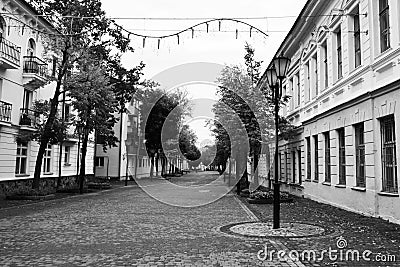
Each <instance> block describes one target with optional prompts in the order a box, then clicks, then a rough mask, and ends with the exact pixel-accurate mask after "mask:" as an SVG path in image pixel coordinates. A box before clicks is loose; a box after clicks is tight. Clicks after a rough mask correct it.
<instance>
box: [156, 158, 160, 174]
mask: <svg viewBox="0 0 400 267" xmlns="http://www.w3.org/2000/svg"><path fill="white" fill-rule="evenodd" d="M159 158H160V157H159V156H158V154H157V156H156V177H158V160H159Z"/></svg>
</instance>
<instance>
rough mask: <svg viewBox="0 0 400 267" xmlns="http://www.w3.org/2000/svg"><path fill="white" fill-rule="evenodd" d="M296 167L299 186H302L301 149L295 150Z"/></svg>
mask: <svg viewBox="0 0 400 267" xmlns="http://www.w3.org/2000/svg"><path fill="white" fill-rule="evenodd" d="M297 166H298V172H299V185H301V184H303V177H302V170H301V149H297Z"/></svg>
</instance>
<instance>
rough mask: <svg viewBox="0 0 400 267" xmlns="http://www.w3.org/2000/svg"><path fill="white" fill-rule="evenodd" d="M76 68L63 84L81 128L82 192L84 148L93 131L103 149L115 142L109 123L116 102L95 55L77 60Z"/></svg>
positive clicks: (114, 110) (107, 79)
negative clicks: (78, 69)
mask: <svg viewBox="0 0 400 267" xmlns="http://www.w3.org/2000/svg"><path fill="white" fill-rule="evenodd" d="M79 66H80V67H81V68H80V71H78V72H77V73H75V74H73V75H72V76H71V77H69V79H68V80H67V84H66V88H67V89H68V97H69V98H71V99H72V100H73V101H72V106H73V108H74V110H76V111H77V113H78V114H77V115H78V118H79V120H77V121H76V122H75V126H76V127H77V128H78V129H81V132H82V135H83V138H82V157H81V164H80V172H79V189H80V192H81V193H82V192H83V185H84V177H85V168H86V152H87V146H88V141H89V136H90V134H92V133H93V132H94V131H96V134H97V135H99V136H101V137H102V143H103V147H104V149H106V148H107V146H109V147H111V146H115V144H116V142H117V141H118V139H117V138H116V137H115V136H114V130H113V127H114V125H115V123H116V122H117V119H116V118H115V116H114V113H116V112H117V111H118V102H117V99H116V97H115V94H114V92H113V86H112V85H111V84H110V81H109V78H108V76H107V74H106V70H105V68H104V67H103V66H102V65H101V64H98V61H97V59H95V58H91V55H90V54H88V55H87V57H85V58H84V59H81V60H80V61H79Z"/></svg>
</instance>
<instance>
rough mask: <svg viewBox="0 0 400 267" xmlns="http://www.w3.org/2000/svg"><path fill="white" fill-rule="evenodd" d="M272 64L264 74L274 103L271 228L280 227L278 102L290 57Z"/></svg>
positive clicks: (281, 57) (279, 59)
mask: <svg viewBox="0 0 400 267" xmlns="http://www.w3.org/2000/svg"><path fill="white" fill-rule="evenodd" d="M272 62H273V66H272V67H271V68H269V69H268V70H267V71H266V73H265V75H266V77H267V82H268V86H269V88H270V89H271V90H272V97H273V99H274V105H275V164H274V178H275V179H274V209H273V228H274V229H279V228H280V219H279V214H280V183H279V178H278V175H279V172H278V167H279V165H278V153H279V151H278V149H279V139H278V134H279V102H280V99H281V97H282V84H283V80H284V79H285V78H286V73H287V71H288V69H289V66H290V59H289V58H286V57H283V56H280V57H276V58H274V59H273V61H272Z"/></svg>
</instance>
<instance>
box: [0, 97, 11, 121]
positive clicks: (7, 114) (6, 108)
mask: <svg viewBox="0 0 400 267" xmlns="http://www.w3.org/2000/svg"><path fill="white" fill-rule="evenodd" d="M11 111H12V105H11V104H10V103H7V102H4V101H0V121H3V122H11Z"/></svg>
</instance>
